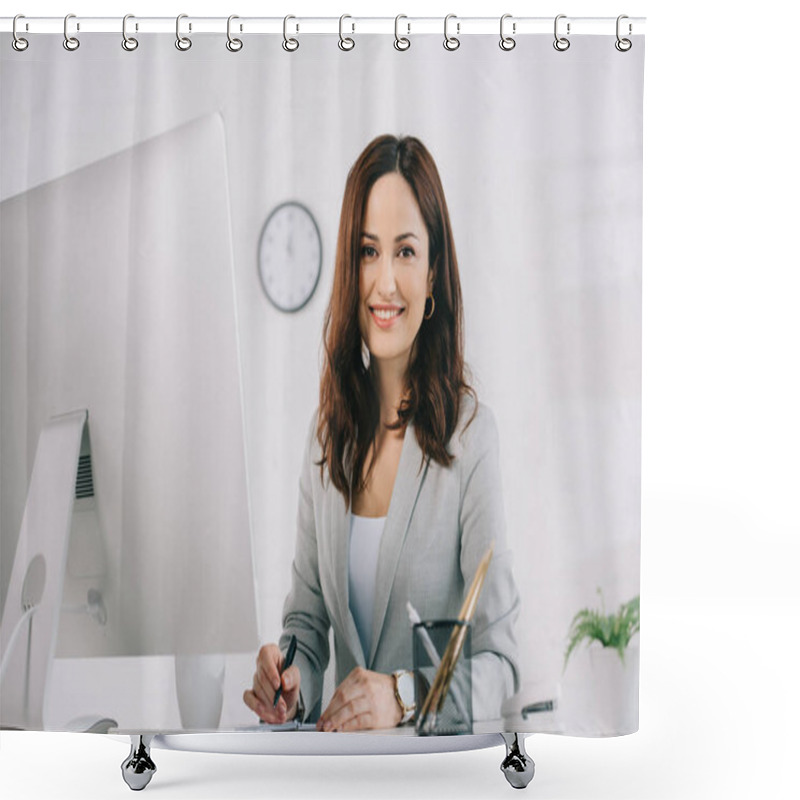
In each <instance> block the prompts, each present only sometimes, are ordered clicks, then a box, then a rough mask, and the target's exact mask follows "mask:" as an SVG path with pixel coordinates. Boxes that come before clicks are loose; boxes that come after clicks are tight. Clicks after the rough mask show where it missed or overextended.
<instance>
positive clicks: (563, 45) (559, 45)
mask: <svg viewBox="0 0 800 800" xmlns="http://www.w3.org/2000/svg"><path fill="white" fill-rule="evenodd" d="M566 18H567V15H566V14H559V15H558V16H557V17H556V21H555V23H554V24H553V35H554V36H555V37H556V40H555V41H554V42H553V47H555V49H556V50H558V52H559V53H563V52H564V51H565V50H569V46H570V41H569V39H567V38H566V37H565V36H559V35H558V21H559V20H560V19H566ZM569 28H570V24H569V22H568V23H567V36H569V32H570V31H569Z"/></svg>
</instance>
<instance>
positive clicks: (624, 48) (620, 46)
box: [614, 14, 633, 53]
mask: <svg viewBox="0 0 800 800" xmlns="http://www.w3.org/2000/svg"><path fill="white" fill-rule="evenodd" d="M623 19H629V17H628V15H627V14H620V15H619V16H618V17H617V41H616V42H614V47H616V48H617V50H619V52H620V53H627V52H628V50H630V49H631V47H633V42H632V41H631V40H630V39H623V38H622V37H621V36H620V35H619V27H620V26H619V24H620V22H622V20H623ZM631 33H633V26H632V25H631V23H630V22H629V23H628V36H630V35H631Z"/></svg>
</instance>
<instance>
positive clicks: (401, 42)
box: [394, 14, 411, 50]
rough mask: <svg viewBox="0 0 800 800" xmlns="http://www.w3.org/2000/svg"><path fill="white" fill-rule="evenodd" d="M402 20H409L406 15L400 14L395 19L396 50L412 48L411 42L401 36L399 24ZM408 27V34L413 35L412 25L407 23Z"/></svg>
mask: <svg viewBox="0 0 800 800" xmlns="http://www.w3.org/2000/svg"><path fill="white" fill-rule="evenodd" d="M401 19H408V17H407V16H406V15H405V14H398V15H397V16H396V17H395V18H394V49H395V50H408V48H409V47H411V40H410V39H406V37H405V36H402V37H401V36H400V33H399V23H400V20H401ZM406 27H407V28H408V33H411V25H410V23H408V22H407V23H406Z"/></svg>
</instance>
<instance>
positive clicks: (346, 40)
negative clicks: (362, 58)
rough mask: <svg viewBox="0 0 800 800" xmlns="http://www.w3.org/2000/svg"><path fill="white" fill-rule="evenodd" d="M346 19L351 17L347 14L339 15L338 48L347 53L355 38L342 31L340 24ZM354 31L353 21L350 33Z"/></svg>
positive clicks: (354, 43)
mask: <svg viewBox="0 0 800 800" xmlns="http://www.w3.org/2000/svg"><path fill="white" fill-rule="evenodd" d="M346 19H353V18H352V17H351V16H350V15H349V14H342V16H341V17H339V49H340V50H343V51H344V52H345V53H349V52H350V51H351V50H352V49H353V48H354V47H355V46H356V42H355V39H353V38H351V37H350V36H345V35H344V33H343V31H342V25H343V23H344V21H345V20H346ZM355 32H356V24H355V22H353V23H352V30H351V31H350V33H355Z"/></svg>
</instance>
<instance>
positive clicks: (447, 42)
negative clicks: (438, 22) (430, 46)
mask: <svg viewBox="0 0 800 800" xmlns="http://www.w3.org/2000/svg"><path fill="white" fill-rule="evenodd" d="M451 19H457V17H456V15H455V14H448V15H447V16H446V17H445V18H444V42H443V44H444V49H445V50H450V51H451V52H452V51H453V50H458V48H459V47H461V39H459V38H458V34H459V33H461V23H460V22H456V35H455V36H448V34H447V23H448V22H449V21H450V20H451Z"/></svg>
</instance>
